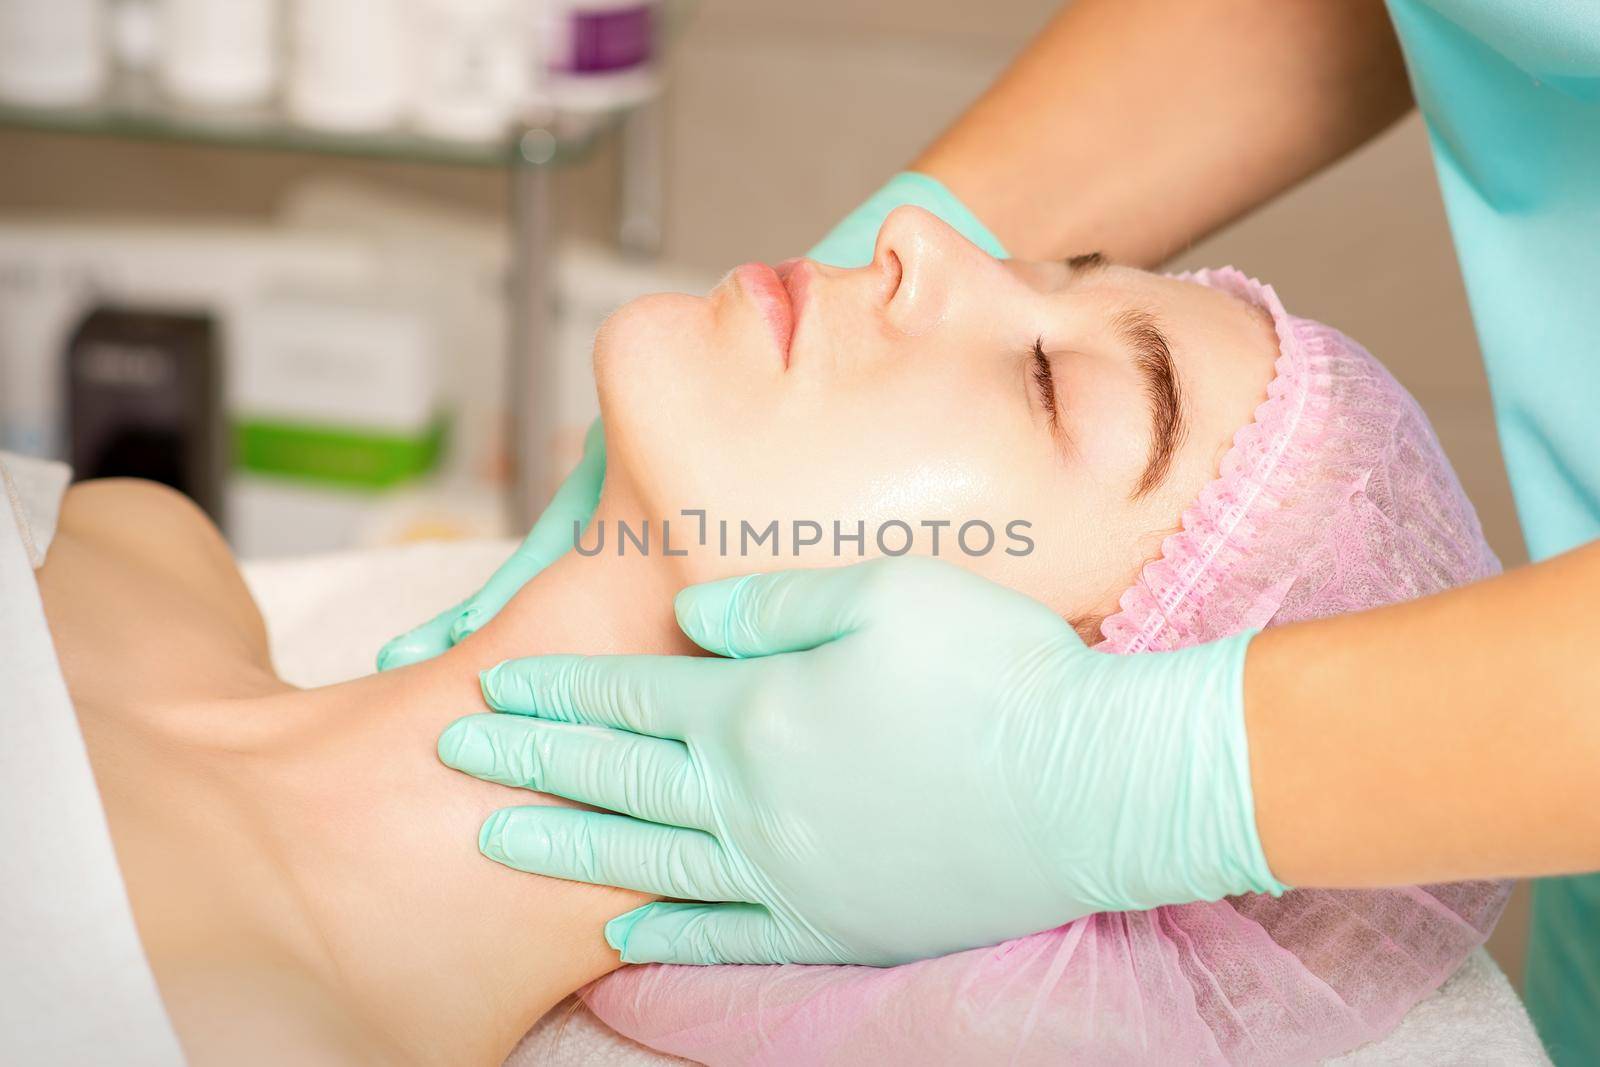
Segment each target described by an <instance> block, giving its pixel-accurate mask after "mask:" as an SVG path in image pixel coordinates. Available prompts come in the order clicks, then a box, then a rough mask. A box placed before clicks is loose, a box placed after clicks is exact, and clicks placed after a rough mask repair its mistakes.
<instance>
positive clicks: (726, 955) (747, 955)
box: [606, 901, 840, 964]
mask: <svg viewBox="0 0 1600 1067" xmlns="http://www.w3.org/2000/svg"><path fill="white" fill-rule="evenodd" d="M606 941H607V943H609V944H610V945H611V947H612V948H614V949H616V950H617V952H618V953H620V954H621V956H622V962H623V963H688V964H714V963H756V964H760V963H838V962H840V960H839V958H838V957H837V956H834V955H832V954H829V953H826V952H820V951H817V950H816V949H815V948H813V947H812V946H810V945H798V944H796V943H795V942H794V939H793V938H792V937H790V936H789V935H788V933H787V932H786V931H785V930H784V928H783V927H782V926H781V925H780V924H779V923H778V922H777V920H775V919H774V918H773V917H772V913H771V912H769V911H768V910H767V909H766V908H764V907H762V906H761V905H759V904H674V903H667V902H664V901H663V902H657V903H653V904H646V905H644V906H643V907H639V908H635V909H633V910H632V911H630V912H627V913H626V914H623V915H619V916H617V917H616V918H615V919H612V920H611V921H610V922H608V923H606Z"/></svg>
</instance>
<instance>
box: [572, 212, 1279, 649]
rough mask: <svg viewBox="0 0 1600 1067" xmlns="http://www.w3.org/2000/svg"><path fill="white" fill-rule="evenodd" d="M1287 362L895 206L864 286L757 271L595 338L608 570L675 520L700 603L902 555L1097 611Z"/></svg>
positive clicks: (1178, 299) (1258, 344)
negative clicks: (629, 531) (1000, 256)
mask: <svg viewBox="0 0 1600 1067" xmlns="http://www.w3.org/2000/svg"><path fill="white" fill-rule="evenodd" d="M1041 353H1042V356H1041ZM1276 355H1277V341H1276V337H1275V335H1274V333H1273V330H1272V326H1271V323H1270V321H1269V320H1268V319H1267V318H1266V316H1265V314H1264V313H1262V312H1260V311H1258V310H1257V309H1254V308H1251V307H1249V306H1247V305H1246V304H1244V303H1242V302H1240V301H1238V300H1235V299H1234V298H1232V297H1230V296H1227V295H1225V294H1223V293H1220V292H1217V291H1215V290H1212V289H1208V288H1205V287H1203V286H1199V285H1194V284H1190V283H1186V282H1179V281H1174V280H1172V279H1168V278H1162V277H1158V276H1156V275H1153V274H1148V273H1145V272H1143V271H1137V270H1132V269H1129V268H1125V267H1119V266H1112V265H1107V264H1102V263H1099V262H1097V261H1094V260H1092V259H1091V260H1088V261H1085V260H1084V258H1082V257H1080V259H1079V260H1077V261H1069V262H1067V263H1029V262H1017V261H1001V260H995V259H993V258H991V257H989V256H988V255H986V254H984V253H983V252H982V251H980V250H979V249H977V248H976V247H974V246H973V245H972V244H970V243H968V242H967V241H966V240H965V239H963V238H962V237H961V236H960V235H959V234H957V233H956V232H955V231H954V230H952V229H951V228H950V227H948V226H946V225H945V224H944V223H942V222H940V221H939V220H938V219H937V218H935V217H934V216H933V215H931V214H929V213H927V212H925V211H922V210H919V209H916V208H901V209H899V210H897V211H895V212H894V213H893V214H891V215H890V216H889V218H888V220H887V221H886V222H885V223H884V224H883V228H882V230H880V231H879V234H878V240H877V248H876V252H875V255H874V258H873V262H872V264H871V265H870V266H867V267H864V268H861V269H859V270H840V269H835V268H832V267H825V266H821V265H819V264H817V263H813V262H811V261H809V260H799V261H795V262H792V263H790V264H786V265H784V266H783V267H781V268H780V269H779V271H778V272H776V273H774V272H773V271H772V270H771V269H770V268H767V267H764V266H762V265H760V264H748V265H746V266H744V267H740V268H738V269H737V270H735V271H733V272H732V273H730V274H729V275H728V276H727V277H726V278H724V279H723V280H722V282H721V283H720V284H718V285H717V287H716V288H715V289H713V290H712V291H711V292H710V293H709V294H708V295H707V296H704V297H695V296H686V295H681V294H661V295H655V296H649V297H645V298H643V299H640V300H636V301H634V302H633V303H630V304H628V305H627V306H626V307H624V308H622V309H621V310H619V311H618V312H617V313H616V314H615V315H613V316H612V317H611V319H610V320H609V321H608V322H607V323H606V325H605V326H604V327H603V328H602V329H601V331H600V334H599V336H598V337H597V338H596V342H595V373H596V378H597V381H598V385H599V392H600V403H601V413H602V417H603V420H604V423H605V427H606V444H607V474H606V484H605V491H604V494H603V497H602V501H601V508H600V511H599V515H600V516H601V517H603V518H609V519H610V520H611V525H612V527H613V528H612V529H611V530H609V531H608V532H607V535H606V536H607V538H608V541H607V542H606V546H605V551H606V552H608V553H610V552H615V551H616V550H617V545H616V543H615V538H614V535H615V533H616V530H615V526H614V524H615V523H616V522H617V521H618V520H622V521H627V522H629V523H630V524H631V525H633V526H634V527H635V528H638V527H639V526H640V525H641V524H642V523H643V522H644V521H645V520H648V521H649V523H650V525H651V526H652V527H653V529H652V531H651V532H652V538H653V540H652V542H651V545H650V550H651V551H652V552H653V553H656V554H661V552H662V547H663V546H662V545H661V544H660V540H659V538H660V535H661V528H660V526H661V522H662V520H668V521H670V523H671V535H670V538H671V545H670V547H671V548H672V550H673V551H674V552H677V551H679V550H687V555H684V556H681V557H676V556H674V557H671V559H670V562H671V563H672V564H673V565H675V566H678V567H680V568H681V569H682V571H683V579H684V581H685V583H689V582H697V581H704V580H709V579H712V578H719V577H726V576H728V575H733V574H743V573H748V572H751V571H760V570H774V569H779V568H783V567H792V566H819V565H828V564H835V563H851V562H855V561H857V560H858V559H860V558H862V556H875V555H880V554H883V553H884V552H892V553H896V554H898V551H899V549H900V548H901V547H902V546H903V545H906V544H908V543H909V546H910V551H911V552H913V553H917V554H924V555H931V554H937V555H939V556H940V557H942V558H945V559H949V560H951V561H954V562H957V563H960V564H962V565H964V566H968V567H970V568H971V569H973V570H976V571H978V572H980V573H982V574H984V575H986V576H988V577H990V578H993V579H995V580H998V581H1001V582H1004V583H1006V584H1007V585H1010V586H1012V587H1014V588H1016V589H1019V590H1021V591H1023V592H1026V593H1028V594H1030V595H1032V596H1034V597H1036V598H1038V599H1040V600H1042V601H1043V602H1045V603H1046V604H1048V605H1050V606H1051V607H1052V608H1054V609H1056V610H1057V611H1058V612H1060V613H1061V614H1063V615H1066V616H1068V617H1083V616H1094V615H1099V614H1104V613H1106V612H1108V611H1110V610H1113V609H1114V608H1115V601H1116V597H1117V596H1118V595H1119V594H1120V593H1121V591H1122V590H1123V589H1124V588H1126V587H1127V586H1128V584H1129V583H1130V582H1131V581H1132V579H1133V577H1134V575H1135V573H1136V572H1137V570H1138V568H1139V567H1140V566H1141V565H1142V563H1143V562H1144V561H1145V560H1147V559H1149V558H1151V557H1153V556H1155V555H1157V554H1158V552H1159V546H1160V542H1161V539H1162V537H1164V536H1165V535H1166V534H1167V533H1169V532H1171V531H1172V530H1173V529H1174V528H1175V527H1176V525H1177V522H1178V518H1179V515H1180V513H1181V512H1182V510H1183V508H1184V507H1185V506H1186V505H1187V504H1188V503H1189V502H1190V501H1192V500H1194V498H1195V497H1196V496H1197V495H1198V493H1199V491H1200V489H1201V488H1202V487H1203V486H1204V485H1205V484H1206V482H1207V481H1209V480H1210V479H1212V478H1214V477H1215V476H1216V473H1217V465H1218V462H1219V460H1220V458H1221V455H1222V453H1223V452H1224V451H1225V450H1226V448H1227V445H1228V444H1229V442H1230V441H1231V440H1232V437H1233V434H1234V432H1235V431H1236V430H1237V429H1238V428H1239V427H1241V426H1243V425H1245V424H1246V423H1247V422H1249V421H1250V419H1251V417H1252V413H1253V411H1254V409H1255V406H1256V405H1257V404H1258V403H1260V402H1261V400H1262V399H1263V398H1264V397H1265V394H1266V385H1267V382H1268V380H1269V379H1270V378H1271V375H1272V363H1273V360H1274V358H1275V357H1276ZM685 510H689V511H693V512H700V511H703V512H704V518H703V520H702V518H701V516H699V515H698V514H692V515H688V516H685V515H683V514H681V513H682V512H684V511H685ZM702 521H703V523H704V526H703V527H702ZM774 521H776V522H777V524H778V526H777V531H776V536H775V537H768V538H766V539H765V540H757V535H759V534H762V533H764V532H766V531H767V527H768V525H769V524H770V523H772V522H774ZM722 523H726V524H727V525H726V529H727V536H726V546H725V547H724V546H723V545H722V544H721V543H720V542H721V541H722V536H721V529H722V527H721V526H720V524H722ZM941 523H948V525H940V524H941ZM1019 523H1022V524H1026V525H1018V524H1019ZM741 524H748V528H749V529H748V531H747V532H746V531H743V530H742V525H741ZM797 524H798V525H797ZM810 524H815V528H813V526H812V525H810ZM835 524H837V530H838V531H839V532H840V533H841V534H842V535H843V536H842V537H840V538H838V539H837V540H836V538H835V530H836V526H835ZM901 524H903V526H902V525H901ZM967 524H972V525H967ZM984 524H986V526H985V525H984ZM964 525H965V526H966V531H965V536H964V537H960V538H958V533H959V532H960V531H961V528H962V527H963V526H964ZM702 528H703V529H704V532H705V533H706V535H707V536H706V538H705V543H704V544H703V545H702V544H701V543H700V534H701V532H702ZM986 528H987V529H988V530H992V531H993V543H992V545H989V547H988V548H987V551H984V549H985V546H986V543H987V542H988V538H987V536H986V534H985V529H986ZM858 530H859V531H861V532H863V533H864V536H863V537H862V538H861V539H860V540H859V541H857V540H855V539H854V536H855V534H856V533H857V532H858ZM741 535H742V536H741ZM813 537H816V538H817V540H816V542H815V543H810V544H808V543H805V542H808V541H811V540H812V538H813ZM935 538H937V547H935ZM880 539H881V540H880ZM1028 542H1031V547H1030V545H1029V544H1028ZM774 544H775V545H776V547H777V552H778V554H777V556H776V557H774V555H773V547H774ZM626 547H627V548H628V550H630V551H631V550H634V548H635V546H634V545H633V544H632V543H630V544H629V545H627V546H626ZM1008 550H1009V551H1008Z"/></svg>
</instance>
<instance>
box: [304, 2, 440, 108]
mask: <svg viewBox="0 0 1600 1067" xmlns="http://www.w3.org/2000/svg"><path fill="white" fill-rule="evenodd" d="M411 10H412V5H411V4H409V3H405V2H403V0H292V3H291V7H290V18H289V78H288V93H287V96H288V105H289V115H290V117H291V118H292V119H293V120H294V121H296V122H298V123H300V124H301V125H303V126H308V127H311V128H313V129H322V130H331V131H335V132H345V133H362V132H375V131H380V130H386V129H392V128H394V127H396V126H398V125H400V123H401V122H402V121H403V119H404V118H405V116H406V111H407V108H408V105H409V102H410V94H409V92H408V87H409V86H410V85H411V84H412V81H413V79H414V77H415V75H414V72H413V70H412V66H411V63H410V59H409V51H410V49H409V47H408V44H409V39H410V36H411V35H410V31H409V28H408V16H409V15H410V14H411Z"/></svg>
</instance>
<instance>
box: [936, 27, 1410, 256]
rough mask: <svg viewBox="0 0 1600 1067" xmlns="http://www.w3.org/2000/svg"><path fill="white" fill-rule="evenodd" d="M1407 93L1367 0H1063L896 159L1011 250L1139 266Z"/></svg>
mask: <svg viewBox="0 0 1600 1067" xmlns="http://www.w3.org/2000/svg"><path fill="white" fill-rule="evenodd" d="M1410 106H1411V93H1410V88H1409V86H1408V84H1407V81H1406V72H1405V66H1404V64H1403V62H1402V60H1401V56H1400V48H1399V45H1398V43H1397V41H1396V40H1395V36H1394V30H1393V28H1392V27H1391V25H1390V23H1389V17H1388V14H1387V13H1386V12H1385V10H1384V6H1383V4H1382V3H1381V2H1379V0H1339V2H1337V3H1327V2H1326V0H1192V2H1189V3H1172V2H1171V0H1079V2H1078V3H1074V4H1071V5H1069V6H1067V7H1066V8H1065V9H1063V10H1062V11H1061V13H1060V14H1058V15H1057V16H1056V17H1055V18H1054V19H1053V20H1052V21H1051V22H1050V24H1049V25H1048V26H1047V27H1046V28H1045V29H1044V30H1043V31H1042V32H1041V33H1040V34H1039V36H1038V37H1037V38H1035V40H1034V41H1033V42H1032V43H1031V44H1030V45H1029V46H1028V48H1027V50H1026V51H1024V52H1023V53H1022V55H1021V56H1019V57H1018V58H1017V60H1016V61H1015V62H1014V63H1013V64H1012V65H1011V67H1010V69H1009V70H1007V71H1006V72H1005V74H1004V75H1003V76H1002V77H1001V78H1000V80H999V81H998V82H996V83H995V84H994V86H993V87H992V88H990V89H989V91H988V92H987V93H985V94H984V95H983V96H982V97H981V98H980V99H979V100H978V102H977V103H975V104H974V105H973V106H972V107H971V108H970V109H969V110H968V111H967V112H966V114H964V115H963V116H962V117H961V118H960V119H959V120H958V121H957V122H956V124H955V125H954V126H952V127H951V128H950V129H949V130H948V131H947V132H946V133H945V134H944V135H943V136H941V137H940V138H939V139H938V140H937V141H935V142H934V144H933V145H932V146H931V147H930V148H929V149H928V150H927V151H926V152H924V153H923V154H922V156H921V157H920V158H919V159H918V160H917V161H916V162H915V163H913V164H912V169H913V170H917V171H921V172H923V173H926V174H929V175H931V176H933V177H935V178H937V179H939V180H940V181H942V182H943V183H944V184H945V185H946V186H948V187H949V188H950V190H951V191H952V192H954V193H955V195H956V196H957V197H959V198H960V199H961V200H962V201H963V202H964V203H965V204H966V206H967V207H969V208H971V209H972V211H973V212H974V213H975V214H976V215H977V217H978V218H980V219H982V220H983V221H984V223H986V224H987V225H988V226H989V228H990V229H991V230H993V231H994V232H995V234H996V235H997V236H998V237H999V238H1000V241H1001V242H1002V243H1003V244H1004V245H1005V246H1006V248H1008V249H1009V250H1010V251H1011V252H1012V254H1013V255H1016V256H1020V257H1023V258H1034V259H1046V258H1054V257H1059V256H1064V255H1069V254H1072V253H1076V252H1083V251H1088V250H1092V249H1100V250H1103V251H1105V252H1106V253H1107V254H1108V255H1111V256H1113V257H1114V258H1116V259H1118V260H1121V261H1123V262H1127V263H1132V264H1136V265H1143V266H1149V265H1153V264H1156V263H1159V262H1160V261H1162V260H1164V259H1166V258H1168V257H1169V256H1171V255H1172V254H1173V253H1175V252H1177V251H1178V250H1180V249H1182V248H1183V247H1184V246H1185V245H1187V244H1189V243H1191V242H1193V241H1195V240H1197V239H1199V238H1201V237H1203V236H1205V235H1206V234H1207V233H1209V232H1211V231H1212V230H1215V229H1216V228H1218V227H1219V226H1222V225H1223V224H1225V223H1227V222H1228V221H1230V220H1231V219H1234V218H1236V217H1238V216H1239V215H1242V214H1244V213H1245V212H1247V211H1249V210H1251V209H1252V208H1254V207H1256V206H1257V205H1259V204H1261V203H1262V202H1263V201H1265V200H1267V199H1268V198H1270V197H1272V196H1274V195H1276V194H1277V193H1280V192H1282V191H1283V190H1284V189H1286V188H1288V187H1289V186H1291V185H1293V184H1294V183H1295V182H1298V181H1300V180H1301V179H1302V178H1305V177H1307V176H1309V175H1311V174H1314V173H1315V172H1316V171H1318V170H1320V169H1321V168H1322V167H1324V166H1326V165H1327V164H1329V163H1331V162H1332V161H1334V160H1336V159H1338V158H1339V157H1340V156H1342V155H1344V154H1345V153H1346V152H1349V151H1350V150H1351V149H1353V148H1355V147H1356V146H1358V145H1360V144H1362V143H1363V142H1365V141H1366V140H1368V139H1369V138H1371V137H1372V136H1374V135H1375V134H1376V133H1378V131H1380V130H1382V129H1383V128H1384V127H1385V126H1388V125H1389V124H1390V123H1392V122H1394V121H1395V120H1396V119H1397V118H1399V117H1400V116H1401V115H1402V114H1404V113H1405V112H1406V110H1407V109H1408V108H1409V107H1410Z"/></svg>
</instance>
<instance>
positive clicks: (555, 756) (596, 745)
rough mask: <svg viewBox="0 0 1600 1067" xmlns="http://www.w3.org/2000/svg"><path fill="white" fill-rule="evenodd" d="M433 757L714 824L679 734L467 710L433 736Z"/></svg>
mask: <svg viewBox="0 0 1600 1067" xmlns="http://www.w3.org/2000/svg"><path fill="white" fill-rule="evenodd" d="M439 759H440V760H442V761H443V762H444V764H445V765H446V766H448V767H454V768H455V769H456V770H458V771H463V772H465V773H467V774H470V775H472V776H474V777H476V778H484V779H487V780H488V781H491V782H499V783H500V784H501V785H509V786H513V787H515V788H518V789H532V790H535V791H536V792H540V793H553V794H555V795H556V796H560V797H566V798H567V799H568V800H576V801H578V802H579V803H581V804H589V805H591V806H593V807H597V808H605V809H606V810H607V811H616V812H621V813H622V814H624V815H632V816H633V817H634V818H637V819H645V820H647V821H649V822H653V823H663V824H666V825H670V826H687V827H692V828H694V829H697V830H706V831H710V830H714V829H715V828H716V819H715V817H714V815H713V814H712V811H711V798H710V796H709V794H708V793H707V792H706V787H705V784H704V783H703V782H702V781H701V780H700V772H699V770H698V769H697V768H696V767H695V764H694V760H693V759H692V758H691V757H690V755H689V749H688V748H687V747H686V746H685V745H684V744H683V742H681V741H666V740H662V739H661V738H657V737H642V736H640V735H639V734H631V733H627V732H625V731H622V730H608V729H605V728H603V727H598V726H574V725H571V724H569V723H553V722H545V721H543V720H541V719H530V718H524V717H522V716H517V715H469V716H467V717H466V718H464V719H458V720H456V721H455V722H453V723H451V724H450V726H449V727H448V728H447V729H446V730H445V731H444V733H443V734H441V735H440V736H439Z"/></svg>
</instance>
